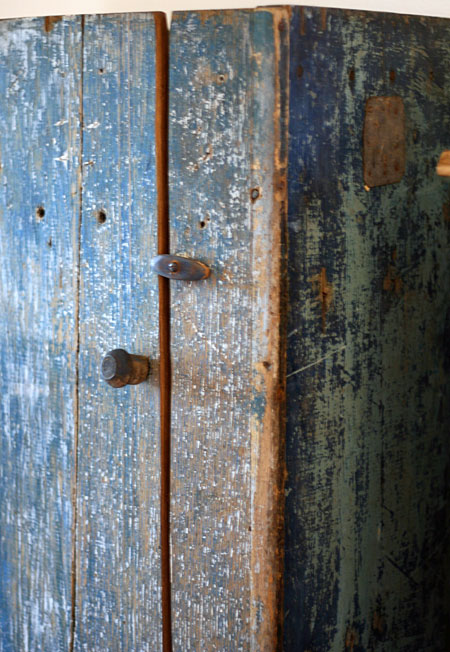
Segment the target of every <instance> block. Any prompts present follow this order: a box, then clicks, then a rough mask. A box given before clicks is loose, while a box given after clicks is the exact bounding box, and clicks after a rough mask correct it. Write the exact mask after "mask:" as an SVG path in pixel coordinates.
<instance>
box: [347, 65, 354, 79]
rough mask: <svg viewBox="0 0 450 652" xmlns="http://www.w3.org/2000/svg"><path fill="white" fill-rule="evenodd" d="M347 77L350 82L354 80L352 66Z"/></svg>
mask: <svg viewBox="0 0 450 652" xmlns="http://www.w3.org/2000/svg"><path fill="white" fill-rule="evenodd" d="M348 78H349V80H350V81H351V82H354V81H355V71H354V69H353V68H350V70H349V71H348Z"/></svg>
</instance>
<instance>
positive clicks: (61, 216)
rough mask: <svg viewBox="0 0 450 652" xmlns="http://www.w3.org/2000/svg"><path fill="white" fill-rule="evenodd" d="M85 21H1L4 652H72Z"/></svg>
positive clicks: (0, 574)
mask: <svg viewBox="0 0 450 652" xmlns="http://www.w3.org/2000/svg"><path fill="white" fill-rule="evenodd" d="M80 61H81V21H80V19H79V18H65V19H63V20H60V21H59V22H56V23H49V22H48V21H46V20H45V19H44V18H37V19H26V20H17V21H2V22H0V187H1V190H0V259H1V267H0V396H1V402H0V505H1V508H0V650H2V652H12V651H19V650H20V651H21V652H35V651H36V650H67V649H68V645H69V637H70V615H71V614H70V610H71V582H70V574H71V547H72V536H71V522H72V507H71V489H72V483H73V481H74V477H73V473H72V471H73V439H74V416H73V411H74V387H75V384H74V378H75V373H76V369H75V366H76V360H75V358H76V334H75V329H76V322H75V310H74V307H75V293H76V285H75V284H74V282H73V270H74V269H76V266H77V243H78V229H77V224H78V216H79V193H78V183H77V177H78V162H79V110H78V108H79V93H80Z"/></svg>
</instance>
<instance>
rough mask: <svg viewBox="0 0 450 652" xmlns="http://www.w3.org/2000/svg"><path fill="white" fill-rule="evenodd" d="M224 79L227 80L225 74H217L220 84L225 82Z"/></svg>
mask: <svg viewBox="0 0 450 652" xmlns="http://www.w3.org/2000/svg"><path fill="white" fill-rule="evenodd" d="M224 81H225V75H223V74H219V75H217V83H218V84H223V83H224Z"/></svg>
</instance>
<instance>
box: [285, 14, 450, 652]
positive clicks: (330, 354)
mask: <svg viewBox="0 0 450 652" xmlns="http://www.w3.org/2000/svg"><path fill="white" fill-rule="evenodd" d="M449 38H450V24H449V22H448V21H445V20H440V19H430V18H427V19H422V18H418V17H414V18H412V17H409V18H408V17H401V16H394V15H382V14H370V13H358V12H347V11H335V10H331V11H327V10H320V9H300V8H298V9H295V10H294V11H293V15H292V21H291V49H290V70H291V102H290V106H291V108H290V154H289V238H290V254H289V264H290V267H289V279H290V318H289V340H288V342H289V345H288V359H289V366H288V395H287V403H288V410H287V414H288V430H287V470H288V480H287V487H286V495H287V500H286V571H285V650H286V651H288V650H289V651H291V650H295V651H296V652H297V651H298V650H305V651H306V650H315V651H316V652H319V651H324V652H325V651H332V650H336V651H338V650H339V651H340V650H343V649H346V650H353V651H356V650H361V651H363V650H383V651H388V650H389V651H395V652H402V651H404V652H406V651H410V650H421V651H425V650H430V651H431V650H433V651H434V650H445V649H449V647H450V641H449V638H448V629H447V628H448V625H447V622H448V598H449V591H448V586H449V574H448V567H449V559H448V555H449V518H448V517H449V513H448V506H449V500H448V499H449V496H448V469H449V448H448V433H449V424H450V418H449V417H450V415H449V405H450V396H449V392H450V383H449V347H448V341H449V336H450V334H449V323H450V322H449V319H450V310H449V308H450V306H449V304H450V301H449V290H448V279H449V262H450V258H449V227H450V222H449V215H450V210H449V206H450V203H449V199H450V187H449V185H448V182H446V181H445V180H442V179H440V178H439V177H438V176H437V175H436V173H435V166H436V162H437V160H438V158H439V154H440V153H441V151H442V150H443V149H445V148H446V147H448V134H449V133H450V113H449V111H448V107H449V103H450V52H449V49H448V43H449ZM377 95H399V96H400V97H402V98H403V101H404V105H405V114H406V172H405V176H404V178H403V179H402V181H401V182H400V183H398V184H394V185H389V186H384V187H380V188H374V189H372V190H370V192H368V191H366V190H365V189H364V186H363V183H364V182H363V162H362V130H363V121H364V107H365V102H366V100H367V99H368V98H369V97H372V96H377Z"/></svg>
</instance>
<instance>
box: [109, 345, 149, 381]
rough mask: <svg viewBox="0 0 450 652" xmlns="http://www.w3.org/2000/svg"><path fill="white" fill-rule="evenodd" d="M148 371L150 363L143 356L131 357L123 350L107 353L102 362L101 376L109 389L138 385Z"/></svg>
mask: <svg viewBox="0 0 450 652" xmlns="http://www.w3.org/2000/svg"><path fill="white" fill-rule="evenodd" d="M149 371H150V361H149V359H148V358H147V357H145V356H144V355H132V354H131V353H128V352H127V351H125V350H124V349H114V350H113V351H109V352H108V353H107V354H106V355H105V357H104V358H103V360H102V366H101V376H102V378H103V380H106V382H107V383H108V384H109V385H111V387H124V386H125V385H138V384H139V383H142V382H144V380H145V379H146V378H147V376H148V374H149Z"/></svg>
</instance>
